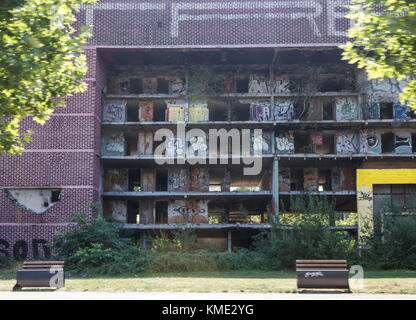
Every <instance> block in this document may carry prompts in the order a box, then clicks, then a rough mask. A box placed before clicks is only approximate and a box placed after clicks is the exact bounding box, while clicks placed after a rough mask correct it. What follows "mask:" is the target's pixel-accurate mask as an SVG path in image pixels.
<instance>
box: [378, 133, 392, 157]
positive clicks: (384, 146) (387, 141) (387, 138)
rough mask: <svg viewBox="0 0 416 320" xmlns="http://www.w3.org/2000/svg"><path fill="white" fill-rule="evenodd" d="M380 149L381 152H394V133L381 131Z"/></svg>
mask: <svg viewBox="0 0 416 320" xmlns="http://www.w3.org/2000/svg"><path fill="white" fill-rule="evenodd" d="M381 150H382V153H391V152H394V134H393V133H391V132H388V133H383V134H382V135H381Z"/></svg>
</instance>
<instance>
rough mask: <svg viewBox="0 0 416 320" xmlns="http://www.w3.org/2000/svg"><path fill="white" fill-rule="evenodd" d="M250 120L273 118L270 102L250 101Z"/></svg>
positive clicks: (269, 119) (268, 119)
mask: <svg viewBox="0 0 416 320" xmlns="http://www.w3.org/2000/svg"><path fill="white" fill-rule="evenodd" d="M250 120H251V121H271V120H273V117H272V110H271V107H270V102H262V103H252V104H251V105H250Z"/></svg>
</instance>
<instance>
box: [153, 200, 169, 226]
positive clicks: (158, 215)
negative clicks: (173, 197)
mask: <svg viewBox="0 0 416 320" xmlns="http://www.w3.org/2000/svg"><path fill="white" fill-rule="evenodd" d="M155 222H156V224H167V223H168V201H156V203H155Z"/></svg>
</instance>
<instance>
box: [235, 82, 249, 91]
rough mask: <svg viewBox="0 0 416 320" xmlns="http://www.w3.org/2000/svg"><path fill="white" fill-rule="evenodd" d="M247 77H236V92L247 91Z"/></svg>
mask: <svg viewBox="0 0 416 320" xmlns="http://www.w3.org/2000/svg"><path fill="white" fill-rule="evenodd" d="M248 85H249V79H238V80H237V93H247V92H248Z"/></svg>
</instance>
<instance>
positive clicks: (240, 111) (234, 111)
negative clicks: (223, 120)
mask: <svg viewBox="0 0 416 320" xmlns="http://www.w3.org/2000/svg"><path fill="white" fill-rule="evenodd" d="M227 111H228V115H227V117H228V119H227V120H228V121H248V120H250V105H249V104H233V105H232V106H231V107H230V108H229V110H227Z"/></svg>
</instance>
